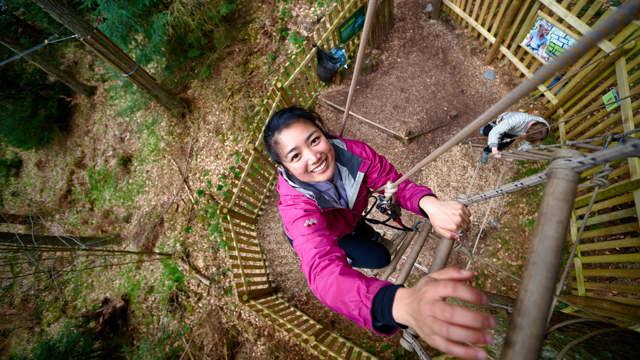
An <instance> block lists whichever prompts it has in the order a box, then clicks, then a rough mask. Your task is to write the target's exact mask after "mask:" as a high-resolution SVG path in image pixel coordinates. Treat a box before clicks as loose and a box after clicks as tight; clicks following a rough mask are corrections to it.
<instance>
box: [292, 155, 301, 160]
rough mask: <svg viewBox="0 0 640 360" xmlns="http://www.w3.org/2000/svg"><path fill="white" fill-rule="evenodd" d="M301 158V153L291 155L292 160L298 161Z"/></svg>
mask: <svg viewBox="0 0 640 360" xmlns="http://www.w3.org/2000/svg"><path fill="white" fill-rule="evenodd" d="M299 158H300V154H293V155H291V161H296V160H298V159H299Z"/></svg>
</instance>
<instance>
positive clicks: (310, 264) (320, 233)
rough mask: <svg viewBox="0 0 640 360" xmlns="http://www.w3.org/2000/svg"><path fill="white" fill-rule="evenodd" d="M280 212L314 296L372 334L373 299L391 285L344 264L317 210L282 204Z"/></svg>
mask: <svg viewBox="0 0 640 360" xmlns="http://www.w3.org/2000/svg"><path fill="white" fill-rule="evenodd" d="M283 207H284V208H283ZM280 210H281V211H280V213H281V214H283V213H284V214H287V215H286V219H285V218H283V223H284V225H285V231H286V233H287V234H288V235H289V237H291V238H292V239H293V247H294V250H295V251H296V253H297V254H298V257H299V258H300V267H301V268H302V272H303V273H304V276H305V278H306V280H307V283H308V284H309V288H310V289H311V291H312V292H313V294H314V295H315V296H316V297H317V298H318V299H319V300H320V302H322V303H323V304H324V305H326V306H327V307H329V308H330V309H331V310H333V311H335V312H337V313H339V314H341V315H343V316H345V317H346V318H348V319H349V320H351V321H353V322H354V323H356V324H357V325H359V326H361V327H365V328H367V329H371V330H374V331H375V329H374V328H373V324H372V322H373V321H372V313H371V309H372V305H373V300H374V297H375V295H376V293H377V292H378V291H379V290H380V289H381V288H383V287H385V286H388V285H390V284H391V283H390V282H388V281H383V280H379V279H376V278H370V277H366V276H364V275H363V274H362V273H360V272H358V271H356V270H354V269H353V268H352V267H351V266H350V265H349V264H348V263H347V257H346V255H345V253H344V251H343V250H342V249H341V248H340V247H339V246H338V243H337V239H336V237H335V235H332V234H331V232H330V231H329V230H328V229H329V224H327V223H326V221H325V219H324V218H323V217H322V216H321V215H322V213H321V212H320V211H309V210H305V209H301V208H300V207H298V206H296V205H295V204H294V205H282V204H281V209H280ZM305 224H306V225H305Z"/></svg>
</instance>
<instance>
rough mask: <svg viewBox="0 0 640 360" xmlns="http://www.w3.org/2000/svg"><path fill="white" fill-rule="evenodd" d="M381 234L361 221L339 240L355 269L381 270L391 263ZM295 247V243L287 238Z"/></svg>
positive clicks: (339, 244)
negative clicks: (381, 240)
mask: <svg viewBox="0 0 640 360" xmlns="http://www.w3.org/2000/svg"><path fill="white" fill-rule="evenodd" d="M379 239H380V234H379V233H378V232H377V231H375V230H374V229H373V228H372V227H371V225H369V224H367V223H366V222H365V221H364V220H360V222H358V225H356V228H355V230H353V232H352V233H351V234H347V235H345V236H343V237H342V238H340V239H339V240H338V246H340V248H342V250H344V252H345V253H346V254H347V258H348V259H349V263H350V264H351V266H353V267H357V268H364V269H380V268H383V267H385V266H387V265H389V263H391V254H390V253H389V250H388V249H387V248H386V247H385V246H384V245H382V243H381V242H379ZM287 240H289V243H290V244H291V245H292V246H293V241H292V240H291V238H290V237H288V236H287Z"/></svg>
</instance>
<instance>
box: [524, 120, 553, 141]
mask: <svg viewBox="0 0 640 360" xmlns="http://www.w3.org/2000/svg"><path fill="white" fill-rule="evenodd" d="M548 134H549V128H548V127H547V125H545V124H543V123H541V122H535V123H533V124H531V126H529V129H527V133H526V135H525V139H527V141H530V142H536V141H540V140H543V139H544V138H546V137H547V135H548Z"/></svg>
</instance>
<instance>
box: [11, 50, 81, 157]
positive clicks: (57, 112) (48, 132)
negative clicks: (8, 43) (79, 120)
mask: <svg viewBox="0 0 640 360" xmlns="http://www.w3.org/2000/svg"><path fill="white" fill-rule="evenodd" d="M11 55H13V53H11V52H9V51H7V49H5V48H3V47H0V58H3V59H4V58H8V57H9V56H11ZM71 95H72V92H71V90H70V89H69V88H68V87H67V86H66V85H64V84H62V83H60V82H50V81H49V80H48V78H47V75H46V73H44V72H43V71H41V70H40V69H37V68H35V67H34V66H32V65H31V64H29V63H26V62H23V61H16V62H13V63H10V64H8V65H5V66H3V68H2V87H0V113H2V116H1V117H0V141H2V142H4V143H6V144H7V145H10V146H13V147H16V148H20V149H34V148H40V147H43V146H46V145H48V144H49V143H51V141H52V140H53V138H54V137H55V136H56V135H57V134H59V133H60V132H62V131H64V130H65V129H66V127H67V122H68V118H69V116H70V108H71V104H70V102H69V101H68V99H69V97H70V96H71Z"/></svg>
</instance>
